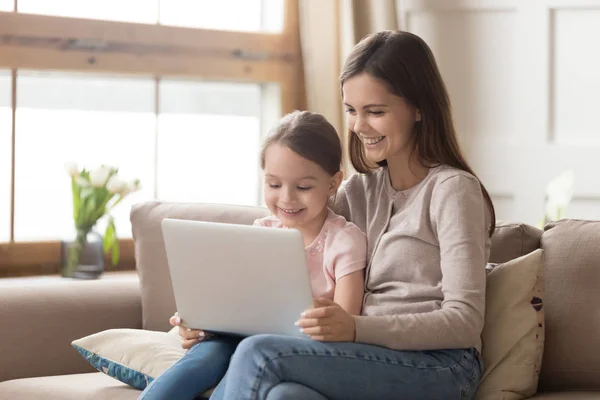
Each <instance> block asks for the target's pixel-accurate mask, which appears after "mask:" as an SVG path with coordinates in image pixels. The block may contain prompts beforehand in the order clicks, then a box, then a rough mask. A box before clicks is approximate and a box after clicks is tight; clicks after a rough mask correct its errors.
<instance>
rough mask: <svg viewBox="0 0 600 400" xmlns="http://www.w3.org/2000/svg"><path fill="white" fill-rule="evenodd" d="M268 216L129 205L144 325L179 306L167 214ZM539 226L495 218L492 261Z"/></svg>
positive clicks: (530, 241) (524, 247)
mask: <svg viewBox="0 0 600 400" xmlns="http://www.w3.org/2000/svg"><path fill="white" fill-rule="evenodd" d="M266 215H268V210H267V209H266V208H262V207H243V206H230V205H222V204H197V203H167V202H145V203H140V204H136V205H135V206H133V208H132V209H131V225H132V230H133V238H134V241H135V256H136V265H137V270H138V275H139V277H140V289H141V298H142V317H143V327H144V329H150V330H159V331H165V330H168V329H169V324H168V318H169V317H170V316H171V315H172V314H173V312H174V311H175V299H174V296H173V290H172V288H171V277H170V274H169V270H168V267H167V256H166V253H165V247H164V243H163V237H162V232H161V228H160V223H161V221H162V220H163V219H164V218H180V219H189V220H196V221H213V222H226V223H238V224H252V223H253V222H254V220H255V219H257V218H261V217H264V216H266ZM540 236H541V231H540V230H539V229H536V228H533V227H531V226H528V225H525V224H520V223H512V222H501V221H499V222H498V223H497V227H496V231H495V233H494V235H493V236H492V248H491V256H490V261H491V262H505V261H508V260H511V259H513V258H517V257H520V256H522V255H524V254H527V253H529V252H531V251H533V250H535V249H536V248H538V247H539V243H540Z"/></svg>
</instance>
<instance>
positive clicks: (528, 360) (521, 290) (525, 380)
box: [477, 249, 544, 400]
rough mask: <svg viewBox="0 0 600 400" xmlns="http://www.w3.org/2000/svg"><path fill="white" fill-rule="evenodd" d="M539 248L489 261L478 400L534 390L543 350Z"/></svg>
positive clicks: (512, 398)
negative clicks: (497, 260) (523, 253)
mask: <svg viewBox="0 0 600 400" xmlns="http://www.w3.org/2000/svg"><path fill="white" fill-rule="evenodd" d="M542 255H543V250H542V249H538V250H535V251H533V252H531V253H529V254H526V255H524V256H522V257H519V258H516V259H514V260H511V261H508V262H506V263H503V264H497V265H489V266H488V275H487V289H486V292H487V293H486V310H485V324H484V328H483V334H482V339H483V349H482V350H483V361H484V368H485V370H484V373H483V376H482V379H481V383H480V385H479V389H478V391H477V399H481V400H496V399H497V400H521V399H526V398H529V397H531V396H533V395H534V394H535V392H536V391H537V386H538V380H539V374H540V369H541V364H542V355H543V352H544V309H543V298H544V285H543V279H542V271H543V264H542Z"/></svg>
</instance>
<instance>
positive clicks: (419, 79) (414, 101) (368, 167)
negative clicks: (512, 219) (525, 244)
mask: <svg viewBox="0 0 600 400" xmlns="http://www.w3.org/2000/svg"><path fill="white" fill-rule="evenodd" d="M361 73H367V74H369V75H371V76H372V77H374V78H376V79H379V80H380V81H382V82H384V83H385V84H386V85H387V86H388V88H389V89H390V90H391V92H392V93H394V94H395V95H397V96H400V97H402V98H404V99H405V100H406V101H408V102H409V103H410V104H411V105H412V106H414V107H416V108H417V109H419V110H420V111H421V121H420V122H418V123H416V124H415V132H414V149H416V150H417V151H418V155H419V157H420V162H421V163H423V164H424V165H427V166H434V165H440V164H445V165H449V166H451V167H454V168H458V169H461V170H463V171H466V172H468V173H470V174H471V175H473V176H475V177H477V175H475V173H474V172H473V170H472V169H471V167H470V166H469V164H468V163H467V161H466V160H465V157H464V156H463V154H462V151H461V149H460V146H459V145H458V140H457V138H456V130H455V128H454V122H453V120H452V111H451V106H450V98H449V96H448V91H447V89H446V85H445V84H444V81H443V79H442V75H441V74H440V71H439V69H438V66H437V63H436V61H435V58H434V56H433V53H432V51H431V49H430V48H429V46H428V45H427V44H426V43H425V41H423V39H421V38H420V37H418V36H416V35H414V34H412V33H409V32H403V31H382V32H377V33H373V34H371V35H368V36H366V37H365V38H364V39H362V40H361V41H360V42H359V43H358V44H357V45H356V46H355V47H354V49H353V50H352V52H351V53H350V55H349V56H348V58H347V59H346V62H345V64H344V67H343V70H342V75H341V77H340V84H341V87H343V86H344V82H346V81H347V80H348V79H350V78H352V77H354V76H356V75H359V74H361ZM348 147H349V149H348V150H349V154H350V161H351V162H352V165H353V166H354V169H356V171H358V172H360V173H369V172H372V171H373V170H374V169H375V168H376V166H375V165H373V164H372V163H370V162H369V161H368V160H367V158H366V156H365V152H364V147H363V145H362V143H361V141H360V140H359V138H358V137H357V136H356V134H354V133H353V132H352V131H350V132H349V141H348ZM378 164H379V166H384V165H386V164H387V163H386V161H385V160H384V161H382V162H380V163H378ZM480 184H481V182H480ZM481 190H482V192H483V196H484V198H485V201H486V203H487V207H488V209H489V213H490V218H491V225H490V229H489V234H490V236H491V235H492V233H493V232H494V229H495V227H496V214H495V211H494V204H493V203H492V199H491V198H490V195H489V193H488V191H487V190H486V188H485V186H483V184H481Z"/></svg>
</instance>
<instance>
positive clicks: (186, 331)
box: [169, 313, 206, 350]
mask: <svg viewBox="0 0 600 400" xmlns="http://www.w3.org/2000/svg"><path fill="white" fill-rule="evenodd" d="M169 324H171V326H178V327H179V336H181V338H182V339H183V341H182V342H181V347H183V348H184V349H186V350H188V349H190V348H191V347H193V346H194V345H195V344H197V343H200V342H201V341H202V340H204V339H205V338H206V333H204V331H202V330H197V329H190V328H184V327H183V326H181V318H180V317H179V314H178V313H175V314H174V315H173V316H172V317H171V318H169Z"/></svg>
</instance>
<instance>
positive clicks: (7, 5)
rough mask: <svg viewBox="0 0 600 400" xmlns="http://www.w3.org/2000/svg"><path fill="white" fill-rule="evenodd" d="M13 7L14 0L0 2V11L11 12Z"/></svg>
mask: <svg viewBox="0 0 600 400" xmlns="http://www.w3.org/2000/svg"><path fill="white" fill-rule="evenodd" d="M14 6H15V1H14V0H0V11H13V9H14Z"/></svg>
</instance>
